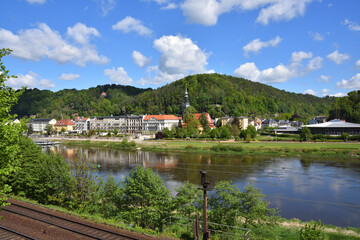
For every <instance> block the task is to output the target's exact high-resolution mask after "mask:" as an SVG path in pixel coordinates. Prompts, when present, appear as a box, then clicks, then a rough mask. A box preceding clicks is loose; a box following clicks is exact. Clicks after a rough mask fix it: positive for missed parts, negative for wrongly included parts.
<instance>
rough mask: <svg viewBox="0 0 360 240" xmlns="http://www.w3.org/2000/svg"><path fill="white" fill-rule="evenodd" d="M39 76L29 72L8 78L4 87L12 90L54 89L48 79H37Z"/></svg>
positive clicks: (52, 83)
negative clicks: (25, 88)
mask: <svg viewBox="0 0 360 240" xmlns="http://www.w3.org/2000/svg"><path fill="white" fill-rule="evenodd" d="M39 78H40V77H39V75H37V74H36V73H34V72H31V71H30V72H29V73H28V74H26V75H23V74H19V75H18V76H17V78H10V79H8V80H7V81H6V85H8V86H10V87H12V88H14V89H20V88H22V87H28V88H40V89H49V88H54V87H55V83H54V82H53V81H51V80H48V79H43V78H41V79H39Z"/></svg>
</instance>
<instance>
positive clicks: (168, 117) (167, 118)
mask: <svg viewBox="0 0 360 240" xmlns="http://www.w3.org/2000/svg"><path fill="white" fill-rule="evenodd" d="M151 118H155V119H156V120H181V119H182V118H181V117H176V116H175V115H146V116H145V118H144V121H148V120H150V119H151Z"/></svg>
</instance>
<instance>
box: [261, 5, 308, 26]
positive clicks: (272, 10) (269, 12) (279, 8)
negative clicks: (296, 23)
mask: <svg viewBox="0 0 360 240" xmlns="http://www.w3.org/2000/svg"><path fill="white" fill-rule="evenodd" d="M312 1H313V0H287V1H283V0H278V1H275V3H273V4H272V5H270V6H269V7H267V8H263V9H261V11H260V14H259V16H258V18H257V19H256V21H257V22H260V23H262V24H265V25H266V24H268V23H269V21H270V20H274V21H281V20H291V19H293V18H295V17H297V16H303V15H304V14H305V9H306V4H308V3H310V2H312Z"/></svg>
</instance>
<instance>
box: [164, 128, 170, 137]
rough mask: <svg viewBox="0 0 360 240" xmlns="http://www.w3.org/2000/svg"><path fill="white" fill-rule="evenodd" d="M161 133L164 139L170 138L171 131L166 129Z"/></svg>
mask: <svg viewBox="0 0 360 240" xmlns="http://www.w3.org/2000/svg"><path fill="white" fill-rule="evenodd" d="M162 133H163V134H164V138H170V137H171V131H170V130H169V128H167V127H166V128H164V129H163V130H162Z"/></svg>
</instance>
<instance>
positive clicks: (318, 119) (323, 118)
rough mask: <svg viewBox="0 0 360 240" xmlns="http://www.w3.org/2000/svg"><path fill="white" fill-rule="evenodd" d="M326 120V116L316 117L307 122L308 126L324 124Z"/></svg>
mask: <svg viewBox="0 0 360 240" xmlns="http://www.w3.org/2000/svg"><path fill="white" fill-rule="evenodd" d="M326 119H327V117H326V116H316V117H314V118H313V119H311V120H310V121H309V124H318V123H325V122H326Z"/></svg>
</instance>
